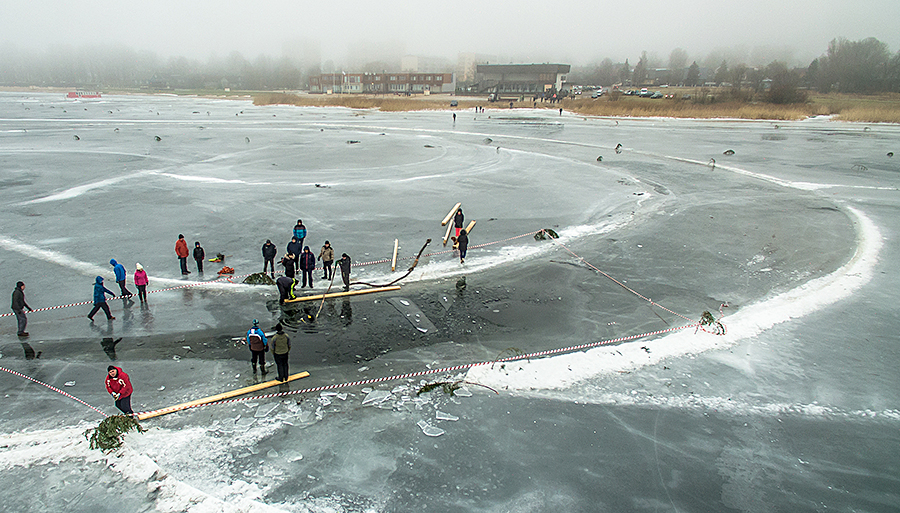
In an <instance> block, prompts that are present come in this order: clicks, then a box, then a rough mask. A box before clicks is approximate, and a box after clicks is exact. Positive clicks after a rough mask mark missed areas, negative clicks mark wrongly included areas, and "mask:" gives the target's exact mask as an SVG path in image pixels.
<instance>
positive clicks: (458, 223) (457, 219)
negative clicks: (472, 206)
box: [453, 208, 466, 237]
mask: <svg viewBox="0 0 900 513" xmlns="http://www.w3.org/2000/svg"><path fill="white" fill-rule="evenodd" d="M465 220H466V216H464V215H463V211H462V208H459V209H458V210H457V211H456V215H455V216H453V227H454V228H456V236H457V237H459V231H460V230H462V227H463V223H464V222H465Z"/></svg>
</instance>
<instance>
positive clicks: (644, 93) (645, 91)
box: [638, 87, 650, 98]
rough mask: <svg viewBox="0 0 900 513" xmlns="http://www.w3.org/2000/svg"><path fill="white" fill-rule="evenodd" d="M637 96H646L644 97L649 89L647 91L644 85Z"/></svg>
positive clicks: (647, 94) (648, 93)
mask: <svg viewBox="0 0 900 513" xmlns="http://www.w3.org/2000/svg"><path fill="white" fill-rule="evenodd" d="M638 96H640V97H641V98H646V97H648V96H650V91H648V90H647V88H646V87H645V88H643V89H641V93H640V94H639V95H638Z"/></svg>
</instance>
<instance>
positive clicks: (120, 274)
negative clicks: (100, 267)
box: [109, 258, 131, 300]
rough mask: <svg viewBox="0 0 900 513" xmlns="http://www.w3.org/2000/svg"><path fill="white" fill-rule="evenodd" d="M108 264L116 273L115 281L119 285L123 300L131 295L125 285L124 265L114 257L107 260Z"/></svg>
mask: <svg viewBox="0 0 900 513" xmlns="http://www.w3.org/2000/svg"><path fill="white" fill-rule="evenodd" d="M109 265H111V266H113V272H114V273H116V283H117V284H118V285H119V290H120V291H121V292H122V295H121V297H122V299H123V300H125V299H126V298H128V297H130V296H131V291H130V290H128V288H127V287H125V278H126V276H127V274H126V273H125V266H124V265H122V264H120V263H118V262H116V259H115V258H111V259H110V260H109Z"/></svg>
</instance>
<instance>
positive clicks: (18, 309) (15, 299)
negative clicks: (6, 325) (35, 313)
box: [12, 281, 32, 337]
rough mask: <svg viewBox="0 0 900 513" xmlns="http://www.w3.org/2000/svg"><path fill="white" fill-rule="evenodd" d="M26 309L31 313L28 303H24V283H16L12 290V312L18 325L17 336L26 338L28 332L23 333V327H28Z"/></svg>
mask: <svg viewBox="0 0 900 513" xmlns="http://www.w3.org/2000/svg"><path fill="white" fill-rule="evenodd" d="M26 308H27V309H28V311H29V312H30V311H32V310H31V307H30V306H28V303H26V302H25V283H24V282H21V281H20V282H18V283H16V288H15V289H13V293H12V311H13V312H14V313H15V314H16V321H18V325H19V330H18V333H17V335H19V336H20V337H27V336H28V332H27V331H25V326H27V325H28V317H26V316H25V309H26Z"/></svg>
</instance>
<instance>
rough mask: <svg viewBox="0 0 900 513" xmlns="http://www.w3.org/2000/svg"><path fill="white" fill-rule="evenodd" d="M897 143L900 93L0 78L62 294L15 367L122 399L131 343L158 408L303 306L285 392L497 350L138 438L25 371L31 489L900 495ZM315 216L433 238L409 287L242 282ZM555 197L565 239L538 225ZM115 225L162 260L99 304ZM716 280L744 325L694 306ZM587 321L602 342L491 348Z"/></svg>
mask: <svg viewBox="0 0 900 513" xmlns="http://www.w3.org/2000/svg"><path fill="white" fill-rule="evenodd" d="M619 144H621V145H622V147H621V148H620V150H619V151H616V149H615V148H616V146H617V145H619ZM726 150H732V151H733V152H734V153H733V155H725V154H723V153H724V152H726ZM898 150H900V127H896V126H886V125H863V124H850V123H837V122H832V121H829V120H827V119H812V120H807V121H802V122H778V123H773V122H749V121H692V120H660V119H620V120H618V121H616V120H611V119H600V118H584V117H580V116H574V115H571V114H569V113H564V114H563V115H562V116H560V115H559V114H558V113H557V112H555V111H535V110H524V109H523V110H497V111H487V112H485V113H484V114H477V115H476V114H475V113H474V112H472V111H457V119H456V121H455V122H453V120H452V119H451V113H450V112H422V113H380V112H372V111H362V110H352V109H338V108H328V109H323V108H297V107H286V106H269V107H255V106H253V105H252V104H251V103H250V102H247V101H238V100H212V99H202V98H177V97H164V96H155V97H144V96H109V97H104V98H103V99H101V100H94V101H87V100H85V101H71V100H65V99H63V98H62V95H54V94H27V93H0V190H2V191H3V192H4V194H3V195H2V198H0V276H2V277H3V282H4V283H6V287H7V290H8V291H9V292H11V291H12V288H13V287H14V285H15V283H16V281H18V280H22V281H24V282H25V283H26V290H25V296H26V300H27V302H28V303H29V304H30V306H31V307H33V308H35V309H39V308H44V307H52V306H61V307H60V308H55V309H50V310H46V311H38V312H34V313H30V314H28V331H29V332H30V334H31V335H30V337H28V338H27V339H19V338H18V337H16V331H15V330H16V327H15V318H14V317H11V316H6V317H3V318H2V320H0V367H3V368H4V369H8V370H11V371H15V372H18V373H22V374H24V375H27V376H30V377H32V378H34V379H37V380H39V381H42V382H44V383H47V384H49V385H52V386H54V387H57V388H59V389H63V390H64V391H66V392H67V393H70V394H72V395H74V396H76V397H78V398H80V399H82V400H84V401H86V402H87V403H89V404H91V405H93V406H96V407H99V408H101V409H102V410H103V411H105V412H106V413H107V414H113V413H115V412H116V411H115V408H114V406H113V405H112V400H111V398H110V397H109V395H108V394H106V392H105V390H104V388H103V378H104V375H105V372H106V366H107V365H109V364H110V363H111V362H113V361H114V362H115V364H116V365H118V366H120V367H122V368H123V369H124V370H125V371H126V372H128V373H129V375H130V376H131V379H132V382H133V383H134V386H135V393H134V396H133V401H132V404H133V406H134V408H135V410H136V411H138V410H139V411H146V410H152V409H155V408H160V407H165V406H169V405H172V404H176V403H180V402H184V401H188V400H191V399H196V398H199V397H204V396H208V395H213V394H216V393H220V392H223V391H226V390H231V389H234V388H239V387H241V386H245V385H248V384H252V383H254V382H255V379H254V377H253V375H252V374H251V372H250V367H249V365H248V362H247V360H248V359H249V351H248V350H247V348H246V347H245V346H243V345H240V344H235V342H234V341H233V340H232V339H233V338H234V337H239V336H242V335H243V334H244V333H245V332H246V330H247V328H249V326H250V322H251V321H252V319H259V320H260V322H261V325H262V326H263V327H264V328H265V329H266V330H267V331H268V330H270V329H271V327H272V326H274V325H275V324H276V323H277V322H279V321H281V322H283V323H284V324H285V325H286V326H287V327H288V330H287V331H288V334H289V335H290V336H291V339H292V342H293V348H292V351H291V355H290V365H291V372H292V373H293V372H299V371H301V370H307V371H309V372H310V374H311V375H310V377H308V378H305V379H302V380H299V381H296V382H293V383H291V384H290V385H284V386H282V387H276V388H273V389H270V390H269V392H272V393H275V392H289V391H297V390H302V389H305V388H313V387H323V386H328V385H340V384H344V383H348V382H354V381H366V380H374V379H377V378H382V377H391V376H397V375H405V374H407V373H417V372H421V371H429V370H436V369H443V368H447V367H452V366H463V367H464V368H460V369H458V370H454V371H448V372H436V373H432V374H427V375H424V376H416V377H409V378H403V379H395V380H389V381H384V382H378V383H363V384H360V385H356V386H346V387H343V386H342V387H339V388H335V389H333V390H329V391H325V392H315V393H304V394H287V395H282V396H279V397H275V398H266V399H252V400H244V401H239V402H234V403H230V404H226V405H212V406H207V407H202V408H196V409H193V410H190V411H187V412H181V413H176V414H172V415H168V416H164V417H159V418H156V419H151V420H147V421H145V422H144V426H145V427H147V428H150V429H149V431H147V432H146V433H144V434H142V435H129V438H128V441H127V443H126V449H125V450H124V452H123V453H121V457H119V455H112V456H108V457H107V456H104V455H103V454H102V453H100V452H99V451H90V450H88V449H87V444H86V442H85V440H84V438H83V437H82V433H83V431H84V430H85V429H87V428H88V427H92V426H95V425H96V423H97V422H98V421H99V420H100V419H101V417H100V415H98V414H97V412H95V411H93V410H91V409H90V408H87V407H85V406H84V405H82V404H79V403H77V402H75V401H73V400H72V399H69V398H67V397H65V396H63V395H61V394H58V393H56V392H54V391H52V390H50V389H48V388H46V387H43V386H41V385H38V384H35V383H33V382H31V381H28V380H26V379H24V378H22V377H19V376H17V375H14V374H11V373H9V372H0V393H2V394H3V397H4V398H3V401H2V403H0V404H2V408H0V432H2V433H3V434H2V435H0V468H2V469H3V477H0V482H2V483H3V484H4V485H5V486H3V487H2V490H3V491H0V503H3V504H6V505H7V506H6V507H7V508H9V510H10V511H61V510H65V511H85V512H87V511H113V510H115V511H122V510H123V509H124V510H128V511H153V510H161V511H184V510H190V511H222V510H225V511H314V512H344V511H347V512H351V511H352V512H356V511H373V512H376V511H377V512H382V511H383V512H393V511H441V512H444V511H460V512H462V511H485V512H495V511H496V512H500V511H516V512H532V511H533V512H537V511H585V512H587V511H696V512H703V511H754V512H756V511H825V510H828V511H835V510H836V511H896V510H897V509H898V508H900V493H898V491H897V490H900V483H898V476H900V468H898V461H900V431H898V428H900V373H898V372H897V368H898V365H900V348H898V344H897V335H896V332H897V328H898V327H900V316H898V308H897V306H896V301H897V299H898V297H900V292H898V290H900V286H898V285H900V284H898V278H897V276H896V274H897V273H896V265H894V266H892V265H891V264H890V262H898V261H900V255H898V249H900V246H898V244H897V236H898V234H900V216H898V207H900V196H898V186H900V156H897V157H888V152H897V151H898ZM713 160H714V162H713ZM456 202H462V206H463V210H464V212H465V214H466V219H467V222H468V220H470V219H471V220H476V221H477V224H476V227H475V228H474V230H473V232H472V235H471V237H470V245H471V247H470V250H469V253H468V255H467V257H466V261H465V264H460V263H459V260H458V257H456V256H455V255H454V253H453V252H452V251H447V249H448V248H449V246H447V247H444V246H443V245H442V244H441V238H442V237H443V235H444V228H443V227H441V226H440V221H441V219H442V218H443V217H444V215H446V213H447V212H448V211H449V210H450V209H451V207H452V206H453V205H454V204H455V203H456ZM297 219H303V221H304V224H305V225H306V226H307V228H308V230H309V234H308V236H307V239H306V241H305V243H306V245H308V246H309V247H310V248H311V250H312V251H313V252H314V253H315V254H317V255H318V252H319V248H320V247H321V246H322V244H323V243H324V241H325V240H326V239H327V240H329V241H330V242H331V244H332V246H333V247H334V248H335V251H336V253H337V255H340V254H341V253H343V252H346V253H348V254H349V255H350V256H351V257H352V258H353V260H354V262H356V263H359V264H365V265H358V266H356V267H354V268H353V279H354V280H357V279H358V280H361V281H365V282H369V283H386V282H389V281H391V280H394V279H396V278H398V277H400V276H402V274H403V273H405V272H406V269H407V268H408V266H409V265H410V263H411V261H412V260H411V257H414V256H415V254H416V253H417V252H418V251H419V249H420V248H421V247H422V245H423V244H425V241H426V239H429V238H430V239H432V242H431V243H430V244H429V245H428V246H427V247H426V249H425V254H426V256H425V257H424V258H422V259H421V260H420V261H419V264H418V266H417V267H416V269H415V270H414V271H413V272H412V273H411V274H410V276H409V277H408V278H406V279H404V280H402V281H401V282H400V285H401V286H402V289H401V290H399V291H397V292H386V293H380V294H373V295H368V296H358V297H355V298H344V299H332V300H328V301H326V302H325V303H324V305H322V306H321V311H319V310H320V303H319V302H315V303H308V304H305V305H306V306H303V307H293V308H288V309H282V308H280V307H279V305H278V304H277V298H278V294H277V291H275V287H274V286H271V287H267V286H250V285H243V284H240V283H239V282H240V279H241V278H240V277H241V276H243V275H246V274H249V273H253V272H258V271H260V270H261V266H262V257H261V252H260V248H261V246H262V244H263V243H264V242H265V240H266V239H271V240H272V241H273V242H274V243H275V244H276V246H277V247H278V249H279V255H281V254H282V253H283V252H284V248H285V245H286V243H287V242H288V241H289V239H290V235H291V229H292V227H293V225H294V224H295V222H296V220H297ZM543 228H552V229H553V230H555V231H556V232H558V233H559V234H560V239H558V240H556V241H536V240H535V239H534V238H533V237H532V234H533V233H534V232H536V231H538V230H540V229H543ZM179 233H182V234H184V235H185V238H186V239H187V241H188V244H189V247H193V243H194V241H200V242H201V243H202V245H203V247H204V248H205V250H206V253H207V256H212V255H214V254H216V253H223V254H225V255H227V257H226V261H225V265H228V266H230V267H233V268H234V269H235V273H236V275H237V276H238V277H237V278H235V279H234V282H235V283H229V282H227V281H225V280H217V276H216V271H217V270H218V269H219V268H220V267H221V265H222V264H215V263H211V262H207V263H206V268H205V271H206V272H205V274H203V275H200V274H199V273H198V272H197V269H196V267H195V266H194V264H193V262H190V260H189V268H190V269H191V270H192V271H193V273H192V274H190V275H189V276H187V277H183V276H182V275H181V272H180V269H179V267H178V262H177V260H176V258H175V254H174V244H175V240H176V238H177V236H178V234H179ZM394 239H398V240H399V241H400V253H399V256H400V257H401V258H403V259H404V260H401V262H400V263H399V264H398V269H397V271H395V272H393V273H392V272H391V271H390V265H389V264H387V263H383V262H382V260H384V259H388V258H390V256H391V250H392V248H393V244H394ZM482 245H483V246H482ZM479 246H480V247H479ZM111 258H114V259H116V260H118V261H119V262H121V263H122V264H124V265H125V267H126V268H127V270H128V273H129V276H128V286H129V288H130V289H132V290H134V289H135V287H134V285H133V284H132V276H131V275H132V273H133V271H134V266H135V263H137V262H140V263H141V264H142V265H143V267H144V268H145V269H146V270H147V272H148V274H149V275H150V286H149V287H148V291H149V292H151V294H150V296H149V297H148V304H147V305H145V306H142V305H140V304H137V303H136V304H134V305H126V304H123V302H122V301H120V300H110V302H109V304H110V307H111V309H112V314H113V315H114V316H116V319H115V320H114V321H112V322H109V323H108V322H106V321H105V320H103V321H102V322H101V319H103V314H102V313H100V314H98V315H99V317H97V318H96V320H95V321H94V322H93V323H92V322H90V321H89V320H88V319H86V318H85V316H86V315H87V313H88V311H89V309H90V305H75V306H67V305H72V304H75V303H81V302H85V301H90V299H91V292H92V283H93V280H94V277H95V276H97V275H101V276H104V277H105V279H106V282H105V284H106V286H107V287H108V288H110V289H112V290H118V287H117V286H116V284H115V279H114V278H113V273H112V267H111V266H110V265H109V263H108V262H109V260H110V259H111ZM370 262H377V263H370ZM314 275H315V276H316V283H315V287H314V289H315V292H318V293H321V292H324V291H325V290H326V288H327V286H328V284H327V283H325V282H323V281H321V280H319V276H320V275H321V272H320V271H316V272H315V273H314ZM213 281H215V283H210V282H213ZM704 311H709V312H711V313H713V314H714V315H715V316H716V317H719V316H720V315H721V316H722V317H721V319H720V320H721V322H722V323H723V324H724V325H725V327H727V333H726V334H725V335H715V334H712V333H709V332H704V331H697V330H696V329H695V328H694V327H690V326H691V325H692V323H695V322H696V321H697V320H699V319H700V317H701V315H702V314H703V312H704ZM720 312H721V314H720ZM317 313H318V318H317V319H316V320H315V321H314V322H305V319H307V318H306V316H307V315H310V314H311V315H316V314H317ZM417 316H418V317H417ZM417 326H418V327H419V328H421V329H417ZM423 326H426V327H427V329H426V328H423ZM685 327H687V328H686V329H684V328H685ZM422 330H424V332H423V331H422ZM664 330H668V331H667V332H666V333H657V332H661V331H664ZM648 333H656V334H653V335H647V336H642V335H644V334H648ZM626 337H634V338H633V340H630V341H624V342H615V341H617V340H620V339H623V338H626ZM607 341H609V342H610V343H609V344H604V343H603V342H607ZM585 344H596V345H597V346H598V347H593V348H584V349H583V350H580V351H575V352H566V351H562V352H560V353H555V355H554V356H549V357H529V358H527V359H523V360H517V361H514V362H505V363H504V362H498V363H494V364H492V365H480V366H475V367H472V368H468V366H469V365H470V364H474V363H479V362H491V361H493V360H497V359H499V358H503V357H511V356H516V355H529V354H532V353H538V352H543V351H554V350H557V349H562V348H571V347H574V346H582V345H585ZM270 359H271V356H270ZM467 369H468V370H467ZM272 371H273V372H274V368H272ZM269 376H274V374H269ZM459 380H464V381H468V382H469V384H464V386H463V388H461V389H460V390H458V391H456V393H455V394H454V395H452V396H451V395H447V394H445V393H443V392H442V391H441V390H440V389H438V390H435V391H432V392H428V393H424V394H421V395H417V391H418V390H419V388H420V387H421V386H422V385H423V384H426V383H430V382H435V381H450V382H455V381H459ZM73 382H74V384H72V383H73ZM66 383H69V384H70V385H68V386H67V385H66ZM487 387H490V389H489V388H487ZM491 389H493V390H496V391H497V392H498V393H497V394H495V393H494V392H492V391H491Z"/></svg>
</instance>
